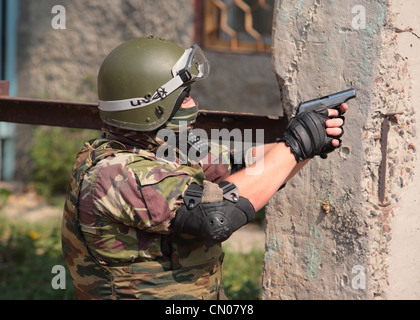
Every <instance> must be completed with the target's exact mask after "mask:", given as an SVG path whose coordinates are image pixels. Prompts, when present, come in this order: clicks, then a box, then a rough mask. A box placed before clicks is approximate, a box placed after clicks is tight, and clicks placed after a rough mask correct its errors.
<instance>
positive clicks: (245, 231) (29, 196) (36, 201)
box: [0, 182, 265, 253]
mask: <svg viewBox="0 0 420 320" xmlns="http://www.w3.org/2000/svg"><path fill="white" fill-rule="evenodd" d="M2 187H3V188H8V189H10V190H13V191H15V192H14V193H12V194H11V195H10V196H9V198H8V200H7V203H6V205H5V206H4V208H3V209H2V213H1V214H2V215H4V216H5V217H7V218H10V219H13V220H15V221H16V220H22V221H28V222H30V223H36V222H39V221H51V223H60V221H61V215H62V213H63V210H62V208H60V207H55V206H51V205H49V204H48V203H47V202H45V201H44V200H42V198H41V197H40V196H39V195H37V194H36V193H35V192H33V191H28V190H25V191H24V190H23V189H24V187H23V186H22V185H17V184H13V185H11V184H7V183H4V182H0V188H2ZM264 246H265V233H264V228H263V227H261V226H258V225H255V224H250V225H247V226H244V227H243V228H241V229H240V230H238V231H237V232H235V233H234V234H233V235H232V237H231V238H229V239H228V240H227V241H226V242H225V243H224V247H225V248H226V249H228V250H231V251H234V252H242V253H247V252H249V251H251V250H252V249H253V248H255V249H258V250H264Z"/></svg>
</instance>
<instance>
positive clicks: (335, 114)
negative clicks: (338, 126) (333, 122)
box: [328, 109, 340, 117]
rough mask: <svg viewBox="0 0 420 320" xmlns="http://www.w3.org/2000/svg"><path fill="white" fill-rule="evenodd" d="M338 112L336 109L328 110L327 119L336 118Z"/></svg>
mask: <svg viewBox="0 0 420 320" xmlns="http://www.w3.org/2000/svg"><path fill="white" fill-rule="evenodd" d="M339 115H340V112H339V111H338V110H336V109H328V117H338V116H339Z"/></svg>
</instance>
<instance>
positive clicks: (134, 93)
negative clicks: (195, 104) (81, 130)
mask: <svg viewBox="0 0 420 320" xmlns="http://www.w3.org/2000/svg"><path fill="white" fill-rule="evenodd" d="M209 70H210V66H209V63H208V60H207V59H206V57H205V55H204V53H203V51H202V50H201V49H200V47H199V46H198V45H193V46H192V47H191V48H189V49H187V50H184V49H183V48H181V47H180V46H179V45H177V44H175V43H173V42H171V41H167V40H162V39H158V38H155V37H153V36H150V37H148V38H138V39H133V40H130V41H127V42H125V43H123V44H122V45H120V46H119V47H117V48H116V49H114V50H113V51H112V52H111V53H110V54H109V55H108V56H107V57H106V58H105V60H104V62H103V63H102V66H101V68H100V71H99V74H98V96H99V113H100V115H101V118H102V120H103V121H104V122H106V123H108V124H110V125H113V126H116V127H119V128H124V129H132V130H136V131H152V130H155V129H157V128H159V127H161V126H162V125H164V124H165V123H166V122H167V121H168V120H170V117H171V116H172V115H173V113H174V111H176V108H178V107H179V106H180V105H181V103H182V101H183V99H184V97H185V96H186V91H187V89H188V88H189V87H190V85H191V83H192V82H193V81H196V80H200V79H204V78H206V77H207V75H208V73H209Z"/></svg>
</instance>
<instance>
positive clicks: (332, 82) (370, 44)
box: [263, 0, 416, 299]
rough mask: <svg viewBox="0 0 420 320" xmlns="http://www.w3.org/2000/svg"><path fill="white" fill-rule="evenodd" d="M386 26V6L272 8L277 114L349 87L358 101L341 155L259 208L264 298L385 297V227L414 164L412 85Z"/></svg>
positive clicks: (317, 3)
mask: <svg viewBox="0 0 420 320" xmlns="http://www.w3.org/2000/svg"><path fill="white" fill-rule="evenodd" d="M393 19H394V14H393V12H392V11H391V10H390V7H389V3H388V1H380V0H372V1H351V0H329V1H327V0H325V1H324V0H298V1H286V0H277V1H276V6H275V13H274V34H273V69H274V72H275V74H276V76H277V79H278V82H279V85H280V92H281V96H282V103H283V108H284V111H285V113H286V114H288V115H289V116H291V115H292V113H293V108H294V107H295V106H296V105H297V104H298V103H299V101H305V100H309V99H313V98H315V97H319V96H322V95H326V94H329V93H333V92H337V91H341V90H344V89H346V88H349V87H354V88H355V89H356V90H357V100H351V101H350V102H349V106H350V110H349V111H348V113H347V114H346V127H345V136H344V140H343V146H342V148H341V149H340V151H338V152H335V153H334V154H332V155H330V156H329V157H328V159H326V160H322V159H320V158H316V159H314V160H312V161H311V162H310V164H309V165H308V166H307V167H306V168H304V169H303V170H302V171H301V172H300V173H299V174H298V175H297V176H296V177H295V178H293V180H292V181H290V182H289V183H288V185H287V187H286V188H285V189H284V190H283V191H281V192H279V193H278V194H277V195H276V196H275V197H274V198H273V199H272V200H271V201H270V203H269V205H268V206H267V209H266V216H267V228H266V254H265V259H264V271H263V298H264V299H381V298H387V289H388V268H389V262H388V255H389V242H390V240H391V238H392V232H391V222H392V218H393V214H394V210H395V208H397V207H398V205H399V201H400V199H401V194H402V190H403V188H405V187H406V185H407V184H408V183H409V182H410V181H411V180H412V176H413V167H414V163H415V159H416V156H415V147H414V145H413V139H414V136H415V121H413V114H414V110H413V106H412V104H411V101H410V97H411V80H410V77H409V70H408V62H407V59H406V57H404V56H402V55H401V54H400V53H399V52H398V50H397V49H398V48H397V43H396V40H395V39H396V36H397V35H398V32H399V31H398V29H396V27H395V26H394V24H393ZM389 113H397V115H396V116H392V117H388V119H389V133H388V143H387V145H386V146H383V147H382V149H383V150H385V151H386V156H387V161H386V164H387V170H386V171H385V174H386V175H385V176H384V177H385V183H380V178H381V176H380V174H379V167H380V164H381V161H382V158H383V157H382V153H381V141H382V142H383V141H384V140H383V139H381V125H382V123H383V121H385V119H386V118H387V116H386V114H389ZM379 191H381V194H383V195H384V199H380V196H379V193H380V192H379ZM381 200H383V201H381Z"/></svg>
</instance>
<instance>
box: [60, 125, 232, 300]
mask: <svg viewBox="0 0 420 320" xmlns="http://www.w3.org/2000/svg"><path fill="white" fill-rule="evenodd" d="M106 128H107V129H106V130H105V133H104V135H103V136H102V137H100V138H98V139H96V140H94V141H91V142H88V143H85V146H84V148H83V149H82V150H81V152H80V153H79V154H78V156H77V160H76V164H75V166H74V168H73V171H72V176H71V180H70V185H69V190H68V194H67V199H66V204H65V209H64V215H63V225H62V244H63V253H64V256H65V259H66V262H67V264H68V267H69V269H70V273H71V276H72V278H73V284H74V288H75V294H76V298H78V299H211V298H220V295H223V291H222V287H221V284H222V260H223V252H222V249H221V245H220V244H207V243H205V242H203V241H201V240H200V239H198V238H194V237H192V236H189V235H176V234H173V233H172V232H171V220H172V219H173V218H174V216H175V214H176V210H177V208H178V207H179V206H181V205H182V204H183V193H184V191H185V190H186V189H187V188H188V186H189V185H190V184H191V183H193V182H195V183H197V184H199V185H203V182H204V181H205V180H209V181H212V182H214V183H220V182H221V181H223V180H224V179H225V178H226V177H227V176H228V175H229V174H230V166H229V164H228V163H229V155H228V153H226V152H221V148H220V147H217V148H213V149H211V151H210V152H209V154H208V158H207V159H206V160H207V161H200V162H198V163H190V162H189V163H188V164H186V165H185V164H182V163H181V161H180V159H181V158H182V157H183V155H181V154H180V153H178V154H177V159H176V161H175V162H169V161H165V160H163V159H159V158H157V156H156V150H157V148H158V147H159V145H160V144H161V143H163V142H162V141H160V142H159V141H157V139H156V138H155V137H154V136H152V135H150V134H147V135H146V134H142V133H139V132H129V131H125V130H121V129H116V128H111V127H109V126H106ZM215 150H216V151H215ZM204 163H208V164H204Z"/></svg>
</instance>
